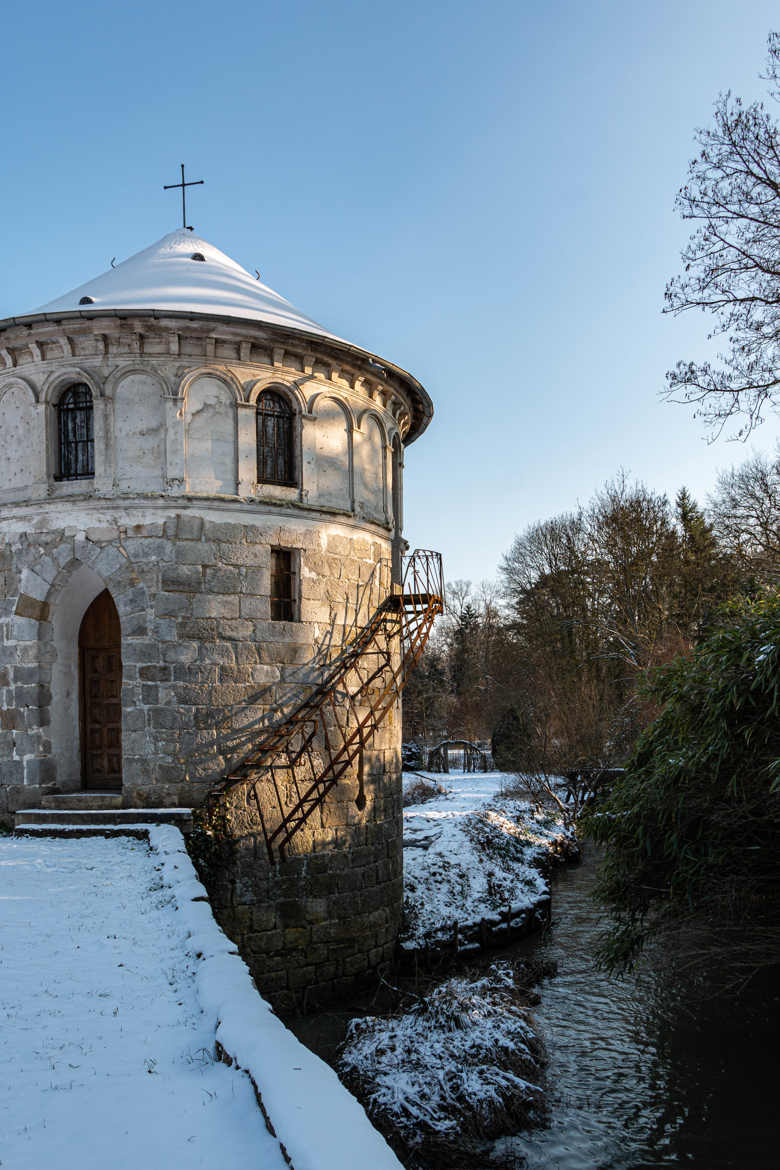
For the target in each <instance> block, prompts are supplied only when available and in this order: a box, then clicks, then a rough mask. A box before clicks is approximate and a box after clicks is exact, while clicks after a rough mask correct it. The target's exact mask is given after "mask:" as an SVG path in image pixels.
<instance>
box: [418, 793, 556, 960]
mask: <svg viewBox="0 0 780 1170" xmlns="http://www.w3.org/2000/svg"><path fill="white" fill-rule="evenodd" d="M419 775H420V774H416V773H410V774H406V775H405V776H404V786H405V789H407V790H408V788H409V787H411V786H412V785H413V784H414V783H415V781H417V780H419ZM422 775H426V774H425V773H423V774H422ZM428 775H429V778H430V780H431V781H432V782H434V783H438V784H444V785H446V787H447V789H448V791H447V792H446V793H444V794H440V795H437V796H435V797H434V798H433V799H431V800H428V801H426V802H425V803H424V804H414V805H411V806H409V807H407V808H405V809H404V897H405V918H406V923H405V927H404V933H403V941H404V944H405V946H406V947H407V948H419V947H423V946H425V945H426V942H431V941H435V940H437V939H440V938H442V937H445V936H447V935H451V934H452V932H453V923H455V922H457V923H458V924H459V926H460V927H463V926H464V925H465V924H474V923H479V921H480V919H483V920H484V919H486V920H491V921H493V922H497V920H498V917H500V916H501V914H502V913H504V915H505V917H507V918H508V917H513V918H517V917H518V916H520V915H521V914H522V913H523V912H524V911H525V912H527V913H530V912H531V911H532V910H533V908H534V907H535V906H537V905H538V904H539V903H540V902H541V901H542V900H544V899H547V898H549V893H550V891H549V885H548V882H547V879H546V877H545V876H544V874H543V872H542V871H543V870H545V869H546V868H547V866H546V864H545V863H546V862H547V861H548V860H549V859H550V857H551V855H552V854H555V853H559V852H560V851H561V850H563V849H565V848H566V847H567V845H568V844H569V843H570V838H569V837H568V835H567V834H566V832H565V830H564V828H563V824H562V821H561V819H560V817H559V816H558V815H556V814H555V813H553V812H551V811H548V810H544V811H540V810H537V809H534V806H533V801H532V800H531V798H530V797H528V798H527V799H526V798H523V797H521V796H517V795H512V796H509V795H503V792H504V789H505V786H506V785H507V784H508V783H509V782H511V781H514V779H515V778H514V777H512V776H508V775H506V773H502V772H474V773H457V772H456V773H449V774H448V775H434V774H428ZM510 912H511V913H510Z"/></svg>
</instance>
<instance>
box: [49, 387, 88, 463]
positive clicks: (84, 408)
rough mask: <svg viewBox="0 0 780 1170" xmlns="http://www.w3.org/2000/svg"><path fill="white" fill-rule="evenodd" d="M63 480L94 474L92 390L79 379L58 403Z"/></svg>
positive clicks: (59, 451) (58, 428)
mask: <svg viewBox="0 0 780 1170" xmlns="http://www.w3.org/2000/svg"><path fill="white" fill-rule="evenodd" d="M57 433H58V449H59V450H58V454H59V478H60V479H88V478H90V477H91V476H94V474H95V441H94V431H93V428H92V391H91V390H90V388H89V386H85V385H84V384H83V382H79V383H78V384H77V385H75V386H69V387H68V389H67V390H66V391H65V393H64V394H63V395H62V397H61V398H60V400H59V402H58V403H57Z"/></svg>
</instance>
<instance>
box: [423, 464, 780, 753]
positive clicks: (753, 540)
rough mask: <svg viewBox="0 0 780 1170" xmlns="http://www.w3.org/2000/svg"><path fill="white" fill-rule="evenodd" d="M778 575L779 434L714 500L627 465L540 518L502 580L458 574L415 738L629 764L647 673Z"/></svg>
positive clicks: (731, 474) (645, 707)
mask: <svg viewBox="0 0 780 1170" xmlns="http://www.w3.org/2000/svg"><path fill="white" fill-rule="evenodd" d="M779 584H780V448H778V451H777V453H776V454H775V456H774V457H767V456H762V455H755V456H753V457H752V458H751V459H749V460H747V461H746V462H745V463H743V464H742V465H741V466H739V467H736V468H733V469H731V470H730V471H727V472H725V473H723V474H722V475H721V476H720V478H719V480H718V483H717V486H716V489H715V491H714V492H713V494H712V496H711V497H710V499H709V500H708V502H707V506H706V507H701V506H700V505H699V504H698V503H697V502H696V501H695V500H694V499H693V498H692V496H691V494H690V492H688V491H687V489H686V488H684V487H683V488H681V489H680V491H679V492H678V493H677V496H676V498H675V500H674V501H673V502H670V500H669V499H668V498H667V497H666V496H665V495H662V494H659V493H656V492H653V491H651V490H650V489H648V488H647V487H645V486H644V485H643V484H641V483H634V482H631V481H630V480H629V479H628V477H627V476H626V475H625V474H620V475H618V476H617V477H616V478H615V479H614V480H612V481H611V482H609V483H607V484H605V485H604V486H603V487H602V488H601V489H600V490H599V491H598V492H597V493H596V494H595V496H594V497H593V499H592V500H591V501H590V502H589V503H588V504H587V505H585V506H583V507H578V508H577V509H576V510H573V511H571V512H566V513H562V514H560V515H558V516H553V517H552V518H551V519H549V520H544V521H540V522H538V523H535V524H532V525H530V526H528V527H527V528H526V529H525V530H524V531H523V532H521V533H520V534H518V535H517V536H516V537H515V538H514V540H513V541H512V544H511V546H510V548H509V550H508V552H507V553H506V555H505V556H504V558H503V560H502V563H501V565H500V568H499V580H498V582H497V583H496V584H494V585H491V584H483V585H482V586H480V587H478V588H476V589H475V588H473V587H472V585H471V583H470V582H467V581H455V582H452V583H450V584H448V587H447V606H448V608H447V614H446V617H445V618H444V619H443V620H442V621H441V622H440V623H439V627H438V629H437V632H436V634H435V635H434V637H433V639H432V641H431V643H430V644H429V646H428V647H427V648H426V651H425V653H424V655H423V658H422V660H421V662H420V664H419V665H418V667H417V669H416V670H415V672H414V675H413V676H412V678H411V680H410V683H409V685H408V687H407V691H406V694H405V699H404V739H405V741H407V742H410V741H411V742H416V743H425V744H432V743H435V742H437V741H439V740H441V739H444V738H447V737H448V736H458V737H462V738H465V739H469V740H474V741H490V742H491V744H492V747H493V751H494V760H495V763H496V766H497V767H500V768H503V769H507V770H513V771H527V772H538V771H541V772H546V773H561V772H569V771H572V770H576V769H602V768H610V767H616V766H621V765H622V764H623V763H625V761H626V759H627V758H628V756H629V755H630V753H631V751H632V750H633V748H634V746H635V744H636V740H637V737H638V735H639V733H640V732H641V731H642V729H643V728H644V727H646V726H647V725H648V723H649V722H650V721H651V720H652V719H653V718H654V717H655V716H656V715H657V714H658V712H659V705H658V701H657V699H656V698H654V697H653V696H652V695H651V694H649V693H648V691H647V689H646V687H645V686H644V682H645V680H646V679H647V678H648V677H649V675H650V674H651V672H652V671H653V669H654V668H655V667H658V666H662V665H664V664H665V663H668V662H670V661H672V660H673V659H674V658H676V657H677V656H678V655H680V654H690V653H691V651H692V650H693V648H694V647H695V646H696V645H697V644H699V643H700V642H701V641H702V639H704V638H705V637H706V636H707V634H708V633H710V632H711V630H712V628H713V623H714V622H715V621H716V615H717V614H718V612H719V609H720V607H722V606H723V605H724V603H725V602H727V601H728V600H729V599H730V598H733V597H735V596H737V595H740V596H746V597H759V596H760V595H761V594H762V591H764V590H765V589H767V588H768V587H771V586H773V585H774V586H777V585H779Z"/></svg>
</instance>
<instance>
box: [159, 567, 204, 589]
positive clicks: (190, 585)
mask: <svg viewBox="0 0 780 1170" xmlns="http://www.w3.org/2000/svg"><path fill="white" fill-rule="evenodd" d="M160 580H161V584H162V588H163V589H166V590H168V591H169V592H171V593H182V592H184V593H196V592H198V591H199V590H200V588H201V585H202V582H203V574H202V571H201V569H200V568H199V567H198V566H197V565H163V568H162V574H161V578H160Z"/></svg>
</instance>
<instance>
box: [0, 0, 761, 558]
mask: <svg viewBox="0 0 780 1170" xmlns="http://www.w3.org/2000/svg"><path fill="white" fill-rule="evenodd" d="M776 16H777V9H776V5H774V4H770V3H764V2H761V0H755V2H753V0H746V2H743V3H742V4H740V5H738V6H737V5H735V4H734V3H733V2H731V3H725V2H723V0H708V2H706V3H705V2H700V0H692V2H689V3H682V2H678V3H668V2H666V0H661V2H659V3H655V4H652V5H647V4H641V5H640V4H638V3H591V4H588V5H583V4H575V3H555V2H551V3H548V4H547V5H546V6H541V5H536V4H530V3H503V2H491V0H487V2H486V3H482V4H479V5H476V4H466V3H462V2H461V0H453V2H451V3H448V4H444V3H438V2H437V3H428V4H422V5H421V4H415V3H410V2H408V0H397V2H396V3H394V4H393V5H387V4H384V5H374V4H368V3H356V2H355V3H347V2H344V0H331V2H329V3H327V4H325V3H311V2H309V3H307V2H303V0H288V3H286V4H285V5H281V4H278V3H275V4H270V3H267V2H264V0H259V2H255V3H252V4H248V3H239V2H236V0H225V2H224V3H222V4H221V5H218V6H217V5H214V4H211V3H210V4H203V3H199V2H198V0H189V2H188V3H186V4H185V3H180V2H179V0H173V2H169V3H166V4H160V3H156V4H152V3H150V2H149V0H139V2H137V3H134V4H133V5H124V6H121V7H119V6H109V5H106V4H105V2H102V3H100V4H98V3H76V4H75V5H72V4H71V5H67V6H65V5H62V4H61V3H57V4H53V3H50V2H49V0H43V2H42V3H39V4H37V5H35V6H33V5H26V6H23V5H18V4H17V5H14V7H13V8H12V9H10V10H9V11H7V12H6V13H5V14H4V32H3V42H4V54H3V57H4V65H3V71H2V74H0V101H1V102H2V109H3V111H4V118H3V122H4V129H5V134H4V150H3V182H2V184H0V215H1V216H2V224H3V229H4V230H3V245H4V264H3V269H2V278H0V317H2V316H7V315H11V314H16V313H22V312H25V311H28V310H30V309H32V308H34V307H36V306H37V305H40V304H42V303H44V302H46V301H48V300H50V299H52V298H53V297H55V296H57V295H58V294H61V293H63V292H65V291H67V290H68V289H69V288H72V287H75V286H76V285H78V284H80V283H82V282H83V281H84V280H86V279H88V278H90V277H92V276H94V275H97V274H98V273H99V272H102V271H103V270H104V269H105V268H107V267H108V264H109V261H110V260H111V257H112V256H116V257H117V258H118V259H124V258H125V257H126V256H128V255H130V254H131V253H133V252H136V251H138V250H139V249H140V248H143V247H145V246H146V245H148V244H149V243H152V242H153V241H154V240H156V239H158V238H159V237H160V236H162V235H163V234H164V233H165V232H167V231H169V230H171V229H172V228H175V227H177V226H178V224H179V214H180V205H179V202H178V198H177V193H176V192H163V190H162V185H163V184H164V183H173V182H176V181H177V180H178V177H179V174H178V166H179V163H180V162H182V161H184V162H185V163H186V165H187V170H188V176H189V177H192V178H204V179H206V185H205V186H203V187H198V188H195V190H194V192H193V193H192V195H191V201H190V215H189V217H188V218H189V221H190V222H191V223H192V224H193V225H194V227H195V228H196V230H197V231H199V232H200V233H201V234H202V235H204V236H205V237H206V238H207V239H209V240H211V241H212V242H213V243H214V244H216V245H217V246H218V247H220V248H222V249H223V250H224V251H226V252H228V253H229V254H230V255H233V256H234V257H235V258H236V259H237V260H239V261H240V262H241V263H242V264H244V266H245V267H247V268H248V269H250V271H251V270H252V269H253V268H255V267H256V268H258V269H259V270H260V272H261V274H262V277H263V280H264V281H266V282H267V283H268V284H270V285H271V286H272V287H274V288H276V289H277V290H278V291H279V292H281V293H283V294H284V295H285V296H287V297H289V298H290V299H291V300H292V301H293V302H294V303H295V304H296V305H297V306H298V307H299V308H301V309H302V310H303V311H304V312H305V313H307V314H309V315H310V316H312V317H314V318H315V320H318V321H321V322H322V323H323V324H324V325H326V326H327V327H328V328H329V329H331V330H332V331H333V332H335V333H337V334H341V335H342V336H346V337H349V338H350V339H351V340H353V341H355V342H356V343H357V344H361V345H364V346H366V348H368V349H370V350H373V351H375V352H378V353H380V354H382V355H384V356H386V357H387V358H389V359H391V360H393V361H395V362H397V363H398V364H399V365H401V366H404V367H405V368H406V369H409V370H410V371H411V372H412V373H414V374H415V375H416V376H417V377H418V378H419V379H420V380H421V381H422V382H423V384H424V385H425V386H426V387H427V389H428V390H429V392H430V394H431V396H432V397H433V400H434V403H435V406H436V416H435V418H434V421H433V423H432V425H431V427H430V428H429V430H428V432H427V433H426V434H425V435H424V436H423V437H422V438H421V439H420V440H419V442H418V443H416V444H414V445H413V446H412V447H411V448H410V449H409V451H408V454H407V467H406V531H407V536H408V538H409V539H410V541H411V542H412V543H413V544H415V545H420V546H424V547H429V548H439V549H441V551H442V552H443V553H444V555H445V558H446V565H447V574H448V576H449V577H450V578H455V577H467V578H471V579H472V580H474V581H479V580H481V579H482V578H491V577H494V576H495V573H496V566H497V563H498V560H499V558H500V556H501V554H502V552H504V551H505V550H506V549H507V548H508V546H509V544H510V543H511V540H512V537H513V536H514V534H515V533H517V532H518V531H520V530H521V529H522V528H523V527H525V526H526V525H527V524H529V523H531V522H533V521H535V520H539V519H543V518H545V517H547V516H550V515H553V514H554V513H556V512H560V511H563V510H566V509H569V508H571V507H574V506H575V505H576V503H577V501H582V502H584V501H585V500H587V499H588V498H589V497H590V495H591V494H592V493H593V492H594V491H595V490H596V489H597V488H598V487H599V485H600V484H602V483H603V482H604V480H605V479H607V478H609V477H611V476H612V475H614V474H615V473H616V472H617V471H618V469H619V468H621V467H623V468H626V469H627V470H628V471H629V472H631V473H632V474H633V475H635V476H636V477H638V478H640V479H642V480H644V481H645V483H647V484H648V486H650V487H652V488H654V489H656V490H658V491H666V492H668V493H670V494H673V493H674V492H675V491H676V489H677V488H678V487H679V486H680V485H681V484H683V483H685V484H687V485H688V486H689V487H690V488H691V490H692V491H693V492H694V494H695V495H697V496H698V497H699V498H700V499H703V497H704V496H705V495H706V492H707V491H708V490H709V489H710V488H711V487H712V486H713V484H714V480H715V474H716V470H717V469H718V468H722V467H725V466H728V465H730V464H732V463H735V462H737V463H738V462H741V461H742V459H743V458H746V457H747V456H748V455H749V454H750V453H751V451H752V450H753V449H757V450H771V449H772V447H773V445H774V442H775V440H776V438H777V437H778V436H780V424H779V423H778V419H777V416H775V417H774V418H773V419H772V420H771V421H769V422H768V423H767V424H765V426H764V427H763V428H762V429H761V430H760V432H759V433H758V434H757V436H756V437H755V438H754V440H753V441H752V443H751V445H750V446H748V447H747V448H746V447H744V446H742V445H737V444H729V443H726V442H724V441H723V440H721V441H719V442H718V443H716V444H714V445H710V446H708V445H707V444H706V442H705V441H704V432H703V430H702V428H701V426H700V425H699V424H698V423H697V422H695V421H694V420H693V419H692V418H691V412H690V411H689V409H688V408H686V407H681V406H677V407H675V406H672V405H668V404H665V403H662V402H661V401H660V400H659V398H658V392H659V390H660V389H661V388H662V386H663V379H664V372H665V370H666V369H667V368H668V367H669V366H670V365H672V364H673V363H674V362H675V361H676V360H677V358H679V357H696V356H700V355H702V354H703V353H705V352H706V342H705V340H704V339H705V336H706V331H707V330H706V320H705V319H704V318H702V317H698V318H696V319H688V318H680V319H678V320H676V321H675V320H671V319H668V318H664V317H662V316H661V313H660V309H661V305H662V299H663V289H664V284H665V282H666V280H667V279H668V278H669V277H670V276H671V275H673V274H674V273H675V272H676V270H677V266H678V255H679V249H680V246H681V244H682V243H683V242H684V240H685V238H686V236H687V232H686V229H685V226H684V225H683V224H682V223H681V222H680V221H679V220H678V218H677V217H676V215H675V212H674V208H673V202H674V195H675V192H676V190H677V188H678V187H679V186H680V184H681V183H682V182H683V180H684V177H685V170H686V166H687V162H688V159H689V158H690V156H691V153H692V151H693V149H694V145H693V130H694V127H695V126H697V125H706V124H708V123H709V121H710V118H711V111H712V104H713V101H714V99H715V97H716V95H717V93H718V92H719V91H720V90H723V89H727V88H731V89H733V90H734V91H735V92H737V93H740V94H742V95H743V96H744V97H746V98H748V99H750V98H753V97H757V96H763V94H764V85H763V83H762V82H761V81H760V80H759V77H758V74H759V73H760V72H761V71H762V70H763V66H764V61H765V47H766V34H767V32H768V31H769V29H770V28H771V27H772V26H773V19H774V24H775V26H776V25H777V24H778V21H777V19H776ZM778 113H779V114H780V107H778Z"/></svg>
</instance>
